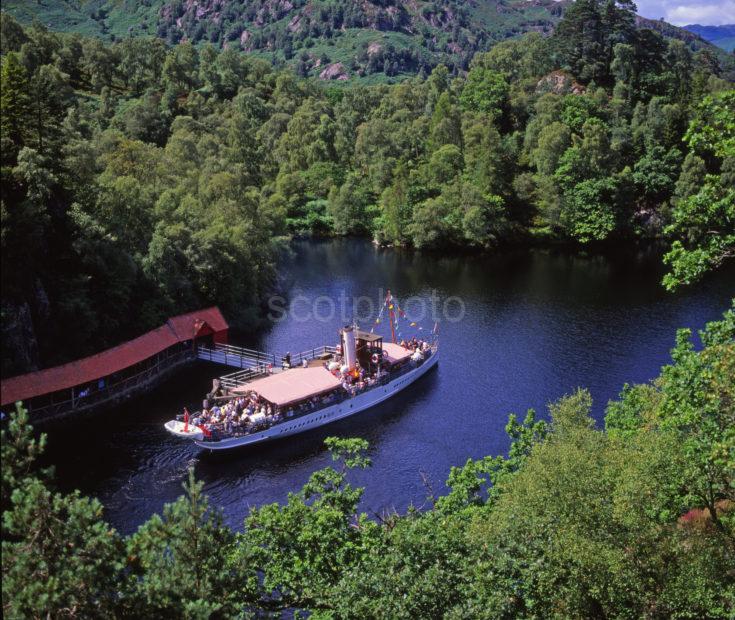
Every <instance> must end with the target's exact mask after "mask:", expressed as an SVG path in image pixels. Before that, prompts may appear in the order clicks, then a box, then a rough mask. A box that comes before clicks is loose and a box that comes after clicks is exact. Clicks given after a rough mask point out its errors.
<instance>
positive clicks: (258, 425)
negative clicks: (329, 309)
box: [165, 293, 439, 450]
mask: <svg viewBox="0 0 735 620" xmlns="http://www.w3.org/2000/svg"><path fill="white" fill-rule="evenodd" d="M386 305H387V306H388V309H389V312H388V313H389V317H390V326H391V334H392V342H383V337H382V336H379V335H377V334H374V333H372V332H365V331H361V330H359V329H358V328H357V327H356V326H354V325H351V326H347V327H344V328H343V329H342V330H340V344H339V345H338V346H337V347H329V346H325V347H321V348H319V349H315V350H314V351H313V352H312V354H311V355H308V354H301V355H299V356H297V359H291V357H290V356H289V355H286V356H284V363H283V367H282V368H278V369H274V368H270V367H262V368H259V369H257V370H256V371H255V372H252V373H250V374H251V377H250V380H248V381H245V382H242V383H239V384H238V385H235V386H231V385H230V386H228V387H224V388H223V387H222V386H219V389H217V390H213V393H212V394H209V395H208V399H207V400H206V401H205V402H204V407H203V409H202V411H200V412H196V413H194V414H188V412H186V413H185V414H184V416H178V417H177V419H175V420H170V421H169V422H166V424H165V427H166V430H168V431H169V432H170V433H172V434H174V435H176V436H178V437H183V438H188V439H192V440H193V441H194V443H195V444H196V445H197V446H199V447H201V448H205V449H207V450H230V449H233V448H239V447H242V446H249V445H254V444H262V443H265V442H267V441H271V440H274V439H280V438H283V437H289V436H291V435H296V434H298V433H303V432H306V431H310V430H313V429H316V428H319V427H321V426H324V425H326V424H330V423H331V422H335V421H337V420H341V419H343V418H347V417H349V416H352V415H355V414H357V413H360V412H361V411H365V410H366V409H369V408H370V407H373V406H375V405H377V404H379V403H381V402H383V401H385V400H387V399H389V398H390V397H392V396H395V395H396V394H397V393H398V392H400V391H401V390H403V389H405V388H406V387H408V386H409V385H411V384H412V383H413V382H415V381H416V380H417V379H419V378H420V377H422V376H423V375H425V374H426V373H427V372H428V371H429V370H431V368H433V367H434V366H435V365H436V364H437V362H438V361H439V349H438V346H439V344H438V338H437V335H436V328H435V329H434V331H433V332H432V334H431V337H430V339H427V340H417V339H415V338H414V339H410V340H408V341H402V342H401V343H396V335H395V334H396V330H395V321H396V313H395V312H394V301H393V298H391V297H390V293H389V296H388V297H387V298H386ZM395 307H396V308H397V310H398V312H399V313H400V315H403V313H402V312H401V311H400V308H398V307H397V304H395ZM381 316H382V311H381ZM379 321H380V317H379V318H378V321H376V322H379ZM411 325H415V324H413V323H412V324H411ZM216 383H217V382H215V384H216Z"/></svg>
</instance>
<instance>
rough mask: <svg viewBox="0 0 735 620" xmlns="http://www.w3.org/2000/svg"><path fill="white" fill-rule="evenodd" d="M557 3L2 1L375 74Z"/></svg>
mask: <svg viewBox="0 0 735 620" xmlns="http://www.w3.org/2000/svg"><path fill="white" fill-rule="evenodd" d="M567 5H568V0H562V1H561V2H556V1H555V0H467V1H461V0H434V1H432V2H428V1H425V0H360V1H354V0H248V1H238V0H39V2H38V3H28V2H26V1H25V0H5V2H4V3H3V10H6V11H8V12H9V13H11V14H12V15H13V16H15V17H16V18H17V19H18V20H19V21H20V22H21V23H25V24H29V23H31V22H32V21H33V20H34V19H38V20H39V21H40V22H42V23H43V24H45V25H46V26H48V27H49V28H50V29H52V30H57V31H67V32H69V31H72V32H81V33H83V34H87V35H94V36H99V37H102V38H106V39H119V38H123V37H128V36H158V37H161V38H163V39H165V40H166V41H168V42H169V43H171V44H173V43H177V42H179V41H182V40H189V41H192V42H194V43H197V44H203V43H207V42H208V43H211V44H213V45H215V46H217V47H220V48H221V47H235V48H237V49H242V50H243V51H247V52H250V53H253V54H256V55H259V56H263V57H264V58H267V59H269V60H271V61H274V62H275V63H276V64H279V63H286V64H289V65H291V66H293V67H294V68H295V69H296V71H297V73H298V74H299V75H302V76H307V75H312V76H319V77H321V78H322V79H337V80H346V79H349V78H352V77H359V78H362V79H363V80H367V81H376V80H384V79H386V78H392V77H394V76H401V75H413V74H416V73H419V72H421V71H429V70H430V69H431V68H432V67H434V66H436V65H437V64H439V63H443V64H446V65H447V66H449V67H450V68H453V69H466V68H467V67H468V65H469V61H470V59H471V58H472V56H473V55H474V54H475V52H477V51H483V50H487V49H488V48H489V47H491V46H492V44H493V43H495V42H497V41H500V40H503V39H507V38H509V37H514V36H517V35H520V34H523V33H525V32H529V31H538V32H542V33H550V32H551V31H552V30H553V28H554V26H555V25H556V23H558V21H559V20H560V19H561V16H562V14H563V11H564V8H565V6H567ZM638 25H639V27H643V28H654V29H656V30H659V31H660V32H662V34H664V35H665V36H667V37H672V38H678V39H682V40H684V41H686V42H687V44H688V45H690V47H692V48H693V49H700V48H702V47H709V43H707V42H706V41H705V40H704V39H702V38H700V37H699V36H698V35H696V34H692V33H691V32H687V31H685V30H683V29H681V28H677V27H675V26H671V25H670V24H667V23H665V22H661V21H653V20H647V19H644V18H639V24H638ZM713 49H715V48H713ZM717 51H718V52H720V50H717ZM720 57H721V58H722V55H720Z"/></svg>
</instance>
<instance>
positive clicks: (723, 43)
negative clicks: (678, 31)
mask: <svg viewBox="0 0 735 620" xmlns="http://www.w3.org/2000/svg"><path fill="white" fill-rule="evenodd" d="M684 30H688V31H689V32H693V33H695V34H698V35H699V36H700V37H702V38H703V39H706V40H707V41H709V42H710V43H712V44H714V45H717V46H718V47H721V48H722V49H724V50H727V51H728V52H732V51H735V24H723V25H722V26H700V25H699V24H690V25H689V26H684Z"/></svg>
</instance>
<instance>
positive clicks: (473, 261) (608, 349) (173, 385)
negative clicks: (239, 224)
mask: <svg viewBox="0 0 735 620" xmlns="http://www.w3.org/2000/svg"><path fill="white" fill-rule="evenodd" d="M281 271H282V273H283V274H284V278H285V288H286V290H287V291H288V298H289V300H291V301H294V300H295V301H296V302H297V303H296V304H295V307H294V309H295V310H296V317H294V316H289V317H288V318H286V319H285V320H282V321H279V322H274V323H271V324H270V325H269V327H268V328H267V329H264V330H263V331H262V332H260V333H258V334H255V335H251V336H242V337H240V338H239V341H240V342H241V343H242V344H246V345H248V346H253V347H257V348H260V349H262V350H267V351H275V352H279V353H283V352H285V351H287V350H290V351H291V352H296V351H300V350H303V349H307V348H311V347H314V346H319V345H321V344H323V343H332V344H335V343H336V335H337V330H338V328H339V326H340V324H341V323H342V319H341V317H340V316H339V314H340V313H339V305H340V295H346V296H347V297H348V298H351V297H353V296H361V295H366V296H370V297H372V298H373V299H374V300H377V298H378V294H379V293H378V291H379V289H380V288H381V287H385V286H389V287H390V288H391V289H392V290H393V291H394V293H396V294H397V295H398V296H399V298H401V297H402V298H406V297H408V296H412V295H418V296H423V297H425V298H426V299H428V298H429V296H430V295H431V293H432V291H436V293H437V294H438V295H439V297H440V299H441V300H442V301H443V300H446V298H448V297H450V296H457V297H459V298H460V299H461V300H462V303H463V304H464V309H465V312H464V317H463V319H462V320H461V321H458V322H450V321H446V320H445V321H443V322H442V323H441V327H440V333H441V360H440V363H439V366H438V367H437V368H436V369H435V370H432V371H431V372H430V373H429V374H428V375H427V376H426V377H424V378H423V379H422V380H421V381H420V382H418V383H416V384H414V385H413V386H411V387H410V388H409V389H407V390H406V391H405V392H404V393H402V394H400V395H399V396H397V397H396V398H395V399H393V400H391V401H388V402H387V403H385V404H383V405H380V406H379V407H377V408H375V409H374V410H371V411H368V412H365V413H363V414H360V415H359V416H357V417H356V418H355V419H350V420H345V421H342V422H340V423H336V424H334V425H332V426H330V427H326V428H324V429H320V430H318V431H314V432H312V433H311V434H307V435H302V436H297V437H295V438H287V439H284V440H282V441H281V442H280V443H275V444H271V445H267V446H263V447H261V448H257V449H255V450H253V449H250V450H248V449H245V451H239V452H235V453H232V454H228V455H209V454H207V453H203V452H200V451H198V450H197V449H195V448H194V447H192V446H191V445H189V444H187V443H181V442H180V441H177V440H176V439H174V438H172V437H170V436H169V435H168V434H167V433H166V432H165V431H164V430H163V427H162V425H163V422H165V421H166V420H167V419H169V418H171V417H172V415H173V414H174V413H175V412H176V411H177V410H178V409H179V408H180V406H181V405H183V404H186V403H193V402H198V401H200V400H201V398H202V395H203V394H204V393H205V392H206V391H207V389H208V388H209V386H210V385H211V378H212V377H213V376H217V375H219V374H222V373H223V369H222V367H217V366H212V365H208V364H205V363H201V364H198V365H196V366H195V367H192V368H189V369H187V370H185V371H182V372H181V373H179V374H178V375H177V376H176V377H174V378H172V379H171V380H169V381H168V382H167V383H166V384H164V385H162V386H160V387H159V388H158V389H157V390H156V392H155V394H152V395H150V396H147V397H145V398H139V399H137V400H135V401H131V402H129V403H127V404H126V405H124V406H123V407H120V408H118V409H115V410H110V411H106V412H101V413H100V414H98V415H96V416H94V417H93V418H90V419H88V420H86V421H84V422H83V423H80V424H75V425H74V426H71V427H69V428H67V429H65V430H63V431H60V430H54V431H52V432H51V436H50V442H49V443H50V450H49V458H50V459H51V460H52V461H53V462H54V464H55V465H56V468H57V477H58V479H59V484H60V485H61V486H62V488H64V489H72V488H79V489H81V490H82V491H83V492H84V493H86V494H90V495H94V496H96V497H98V498H99V499H100V500H101V501H102V502H103V503H104V505H105V506H106V509H107V516H108V519H109V520H110V521H111V522H112V523H113V524H114V525H115V526H116V527H118V528H119V529H120V530H121V531H123V532H130V531H132V530H134V529H135V528H136V527H137V526H138V525H139V524H140V523H141V522H143V521H144V520H146V519H147V518H148V517H149V516H150V515H151V514H152V513H153V512H156V511H160V510H161V509H162V507H163V504H164V503H165V502H169V501H172V500H173V499H175V498H176V497H177V496H178V495H180V493H181V483H182V482H183V480H184V479H185V477H186V471H187V468H188V467H194V469H195V472H196V475H197V477H198V478H199V479H201V480H203V481H204V483H205V485H206V487H205V488H206V492H207V493H208V495H209V496H210V499H211V501H212V503H213V504H214V505H216V506H218V507H220V508H221V509H222V510H223V511H224V514H225V516H226V520H227V522H228V523H229V524H231V525H232V526H233V527H236V528H238V527H241V524H242V521H243V518H244V517H245V516H246V515H247V513H248V510H249V507H251V506H256V505H260V504H263V503H267V502H274V501H279V502H282V501H285V499H286V497H287V494H288V492H289V491H295V490H297V489H298V488H300V487H301V485H302V484H303V483H304V482H305V481H306V480H307V478H308V476H309V474H310V473H311V472H312V471H314V470H316V469H318V468H320V467H323V466H325V465H326V464H328V462H329V457H328V455H327V453H326V452H325V451H324V449H323V447H322V440H323V439H324V437H326V436H328V435H343V436H359V437H364V438H366V439H367V440H368V441H369V442H370V446H371V456H372V459H373V467H372V468H371V469H369V470H367V471H364V472H358V473H357V474H356V475H355V481H356V482H357V483H358V484H361V485H363V486H365V487H366V493H365V497H364V502H363V509H364V510H365V511H367V512H368V513H373V512H380V511H382V510H384V509H391V508H396V509H398V510H404V509H405V508H406V507H407V506H408V505H409V504H411V503H413V504H414V505H418V506H421V505H423V504H424V502H425V497H426V495H427V491H426V487H425V486H424V482H423V480H427V481H428V482H429V484H430V485H431V486H432V487H433V489H434V491H435V492H442V491H443V490H444V481H445V480H446V477H447V474H448V472H449V468H450V467H451V466H452V465H459V464H462V463H464V462H465V461H466V459H467V458H469V457H480V456H484V455H487V454H493V455H494V454H499V453H504V452H505V451H506V450H507V447H508V439H507V437H506V435H505V432H504V427H505V424H506V422H507V418H508V414H509V413H511V412H516V413H518V414H521V415H522V414H524V413H525V411H526V409H528V408H530V407H533V408H535V409H536V410H537V411H539V412H540V413H542V414H544V415H545V413H546V405H547V403H548V402H549V401H552V400H555V399H557V398H558V397H560V396H562V395H563V394H565V393H568V392H570V391H571V390H574V389H575V388H576V387H577V386H584V387H587V388H589V389H590V390H591V392H592V395H593V397H594V400H595V406H594V416H595V419H596V420H597V421H598V422H601V421H602V419H603V416H604V408H605V404H606V403H607V401H608V400H609V399H611V398H614V397H616V396H617V394H618V393H619V391H620V389H621V387H622V386H623V384H624V383H625V382H629V383H633V382H644V381H648V380H650V379H651V378H653V377H655V376H656V375H657V374H658V372H659V368H660V367H661V366H662V365H663V364H665V363H667V362H668V361H669V350H670V349H671V347H672V346H673V342H674V334H675V330H676V328H677V327H683V326H687V327H692V328H694V329H699V328H701V327H703V325H704V324H705V322H707V321H711V320H714V319H717V318H718V317H719V316H721V314H722V312H723V311H724V310H725V309H726V308H727V307H728V306H729V305H730V300H731V298H732V297H733V295H734V294H735V270H734V269H733V266H732V265H731V266H730V267H729V268H728V270H725V271H721V272H719V273H717V274H716V275H714V276H712V277H710V278H709V279H708V280H707V281H706V282H704V283H703V284H701V285H699V286H697V287H695V288H693V289H690V290H687V291H686V292H684V293H681V294H677V295H671V294H667V293H666V292H664V291H663V289H662V288H661V287H660V285H659V282H660V279H661V275H662V268H661V265H660V259H659V257H658V256H656V255H655V254H654V253H653V252H641V253H640V254H639V255H637V256H634V257H631V256H627V257H617V258H616V257H600V256H580V255H570V254H567V253H564V252H555V251H542V250H533V251H523V252H514V253H511V254H506V255H503V256H494V257H482V258H478V257H470V256H461V257H446V256H442V255H426V254H419V253H411V252H402V251H393V250H378V249H376V248H374V247H373V246H372V245H370V244H369V243H367V242H364V241H356V240H347V241H339V240H338V241H327V242H298V243H296V244H295V245H294V253H293V256H292V257H290V258H288V259H285V260H284V263H283V264H282V266H281ZM299 295H303V297H297V296H299ZM320 296H323V297H321V298H320V299H317V300H316V306H315V307H314V308H312V306H311V305H310V302H314V300H315V299H316V298H318V297H320ZM329 299H332V300H334V303H335V304H336V306H337V308H336V309H337V312H336V314H335V315H334V316H332V317H330V316H329V314H330V310H331V302H330V301H328V300H329ZM376 303H377V302H376ZM277 305H279V306H280V305H282V302H280V301H279V302H277ZM459 308H460V305H459V302H457V301H456V300H454V301H452V302H451V303H450V304H449V305H448V306H447V309H448V311H449V313H450V316H451V317H452V318H453V317H455V316H456V314H457V313H458V311H459ZM314 309H316V313H317V315H318V316H319V317H320V318H321V320H317V319H315V318H313V317H312V318H311V319H308V320H303V319H304V318H305V316H306V315H307V313H309V312H313V310H314ZM360 309H361V310H362V311H365V310H366V309H367V307H366V306H361V308H360ZM409 309H412V310H413V311H414V312H417V311H418V306H415V305H414V306H411V307H410V308H409ZM439 309H441V303H440V304H439ZM422 325H424V326H425V327H427V328H429V329H430V328H431V327H432V322H431V321H430V320H428V319H427V320H426V321H424V322H423V323H422ZM384 327H385V326H384ZM404 333H408V330H406V329H404ZM225 370H226V369H225Z"/></svg>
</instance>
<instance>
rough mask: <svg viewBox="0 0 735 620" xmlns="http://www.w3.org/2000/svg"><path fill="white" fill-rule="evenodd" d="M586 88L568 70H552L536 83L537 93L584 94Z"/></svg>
mask: <svg viewBox="0 0 735 620" xmlns="http://www.w3.org/2000/svg"><path fill="white" fill-rule="evenodd" d="M585 90H586V89H585V87H584V86H583V85H582V84H580V83H579V82H577V81H576V80H575V79H574V78H573V77H572V76H571V75H570V74H569V73H567V72H566V71H552V72H551V73H549V74H547V75H545V76H544V77H542V78H541V79H540V80H539V81H538V83H537V84H536V92H537V93H554V94H555V95H569V94H572V95H583V94H584V92H585Z"/></svg>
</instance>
